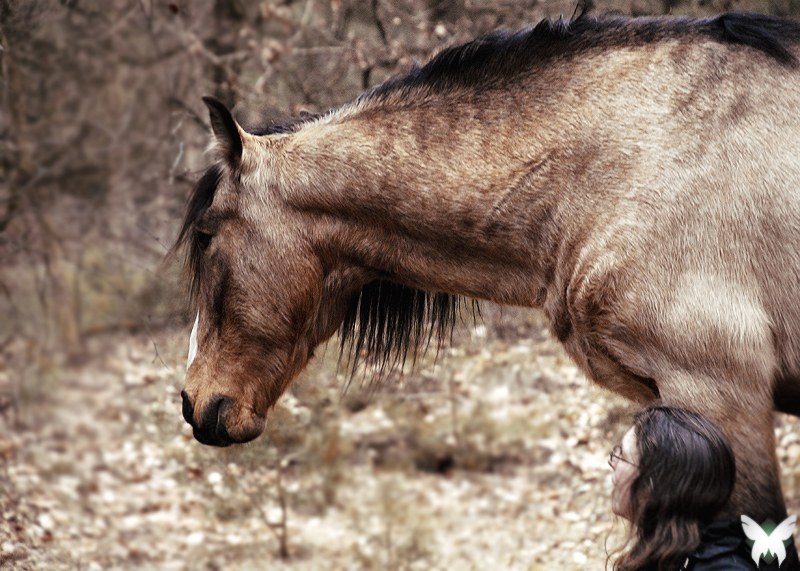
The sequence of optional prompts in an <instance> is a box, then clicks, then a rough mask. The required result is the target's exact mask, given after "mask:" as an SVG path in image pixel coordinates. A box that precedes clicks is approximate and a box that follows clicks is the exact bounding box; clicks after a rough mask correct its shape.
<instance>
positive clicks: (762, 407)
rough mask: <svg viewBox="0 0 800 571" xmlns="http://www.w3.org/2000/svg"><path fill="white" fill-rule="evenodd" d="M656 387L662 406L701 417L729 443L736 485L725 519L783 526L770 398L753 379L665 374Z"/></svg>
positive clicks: (782, 509)
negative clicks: (742, 518)
mask: <svg viewBox="0 0 800 571" xmlns="http://www.w3.org/2000/svg"><path fill="white" fill-rule="evenodd" d="M761 386H767V383H764V384H763V385H761ZM658 387H659V391H660V394H661V398H662V400H663V402H664V403H665V404H668V405H673V406H679V407H682V408H686V409H688V410H692V411H694V412H696V413H698V414H700V415H702V416H704V417H705V418H707V419H709V420H710V421H711V422H713V423H714V424H716V425H717V427H718V428H719V429H720V430H722V432H723V433H724V434H725V435H726V436H727V437H728V440H730V443H731V447H732V448H733V452H734V455H735V457H736V485H735V486H734V490H733V495H732V496H731V500H730V502H729V505H728V507H727V508H726V510H725V512H726V513H725V514H724V515H726V516H740V515H742V514H744V515H748V516H750V517H751V518H753V519H754V520H756V521H757V522H762V521H764V520H766V519H767V518H770V519H772V520H773V521H775V522H781V521H783V520H784V519H785V518H786V504H785V502H784V499H783V493H782V491H781V485H780V473H779V467H778V458H777V454H776V451H775V447H776V442H775V430H774V424H773V422H774V412H773V401H772V395H771V394H769V392H766V391H764V390H762V389H760V388H759V387H758V386H757V385H756V384H754V383H753V381H752V380H747V381H741V380H737V379H725V380H720V379H716V378H709V377H706V378H699V376H698V374H697V373H693V374H689V373H685V372H682V371H675V372H672V373H669V374H667V375H665V376H664V377H662V378H661V379H659V380H658Z"/></svg>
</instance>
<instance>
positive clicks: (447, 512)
mask: <svg viewBox="0 0 800 571" xmlns="http://www.w3.org/2000/svg"><path fill="white" fill-rule="evenodd" d="M526 320H527V321H526ZM523 322H524V323H523V326H520V327H519V328H518V329H519V331H512V332H511V334H508V332H506V333H503V334H501V335H499V336H498V334H497V333H498V332H497V330H495V329H491V331H488V332H487V328H486V326H484V325H478V326H477V327H474V330H473V331H472V335H471V336H460V337H458V338H457V339H456V343H455V345H454V346H453V347H452V348H450V349H445V350H443V351H442V352H441V353H440V354H439V356H438V358H437V359H436V362H435V363H434V360H433V358H432V357H430V356H428V357H426V358H424V359H422V360H421V361H420V362H418V363H417V366H416V368H415V370H414V371H412V372H406V373H405V374H404V375H395V376H394V378H391V379H388V380H387V381H385V382H384V383H382V384H381V385H379V386H370V385H368V384H367V385H364V386H360V384H359V383H358V382H355V383H353V384H352V386H350V387H349V388H348V389H347V390H346V391H345V390H344V389H345V387H346V386H347V385H348V383H347V378H346V375H345V374H344V373H343V372H342V371H341V370H338V368H337V351H336V349H335V348H334V347H333V345H332V344H331V347H330V348H328V349H327V351H326V353H327V354H326V355H324V356H322V357H321V358H318V359H317V360H316V361H315V362H313V363H312V364H311V365H310V366H309V368H308V370H307V371H306V372H305V373H304V374H303V376H302V377H301V379H299V380H298V381H297V383H296V384H295V385H294V386H293V388H292V390H291V392H290V393H289V394H287V395H286V396H285V397H284V398H283V399H282V400H281V402H280V403H279V405H278V406H277V407H276V409H275V411H274V412H273V414H272V415H271V417H270V421H269V425H268V429H267V433H266V434H265V435H264V436H262V437H261V438H259V439H257V440H256V441H254V442H253V443H250V444H247V445H241V446H233V447H230V448H226V449H214V448H209V447H205V446H203V445H201V444H199V443H197V442H196V441H194V440H193V438H192V437H191V430H190V428H189V427H188V426H187V425H186V424H185V423H184V421H183V419H182V417H181V403H180V394H179V393H180V390H181V388H182V384H183V376H184V374H185V365H184V363H185V357H186V342H187V340H188V331H180V332H171V333H169V332H159V333H158V334H156V335H154V336H153V337H150V336H148V335H142V336H119V337H117V338H115V337H113V336H111V337H106V338H105V339H102V340H100V339H96V340H94V341H92V343H91V346H90V347H89V349H88V351H89V356H90V357H91V359H90V361H89V363H88V364H86V365H84V366H82V367H80V368H71V369H57V370H55V371H50V372H49V373H48V374H46V375H44V374H42V373H37V374H36V375H30V378H27V379H23V380H24V381H25V382H26V383H28V385H27V386H21V384H20V383H21V381H20V378H19V377H15V376H14V375H16V374H17V373H16V372H15V371H16V369H14V368H12V367H10V366H8V362H7V363H6V366H5V368H3V367H4V365H3V364H2V363H0V409H1V410H2V412H0V569H3V570H6V569H9V570H11V569H13V570H33V569H38V570H42V571H45V570H46V571H51V570H52V571H60V570H70V571H72V570H76V569H79V570H88V571H100V570H107V569H120V570H127V569H137V570H142V569H144V570H147V569H154V570H155V569H158V570H201V571H213V570H226V571H227V570H249V569H287V570H305V569H308V570H312V569H313V570H317V569H333V570H337V569H448V570H459V569H525V570H539V569H542V570H544V569H548V570H550V569H603V568H604V566H605V564H606V558H607V552H608V551H610V550H612V549H613V547H614V546H616V545H618V544H619V542H620V538H621V537H622V535H623V534H624V531H625V527H624V525H623V523H622V522H621V521H618V520H616V518H615V517H614V516H613V515H612V514H611V510H610V494H611V488H612V486H611V470H610V468H609V466H608V464H607V459H608V452H609V450H610V449H611V448H612V447H613V446H614V445H615V444H617V443H618V441H619V439H620V437H621V436H622V434H624V432H625V431H626V430H627V428H628V427H629V426H630V423H631V419H632V416H633V413H634V412H635V407H634V406H633V405H631V404H630V403H628V402H626V401H624V400H623V399H621V398H618V397H616V396H614V395H612V394H610V393H608V392H606V391H604V390H601V389H599V388H598V387H596V386H593V385H591V384H590V383H589V382H587V380H586V379H585V377H584V376H583V375H582V374H581V373H580V372H579V371H578V369H577V368H576V367H575V366H574V365H573V364H572V363H571V362H570V361H569V359H568V358H567V357H566V356H565V354H564V353H563V350H562V349H561V348H560V346H559V345H558V344H557V343H556V342H555V341H554V340H552V339H551V338H550V336H549V335H548V334H547V333H546V331H545V330H544V327H543V325H542V324H541V322H540V319H539V318H538V317H536V316H534V317H525V318H524V319H523ZM501 333H502V332H501ZM321 352H322V351H320V353H321ZM31 383H36V390H34V391H32V389H30V384H31ZM3 395H5V396H3ZM32 395H33V396H32ZM26 401H28V402H26ZM4 403H5V404H4ZM776 434H777V436H778V442H779V443H780V447H779V451H778V452H779V457H780V460H781V465H782V470H783V472H782V477H783V483H784V491H785V493H786V496H787V501H788V503H789V506H790V507H789V511H790V513H794V514H800V421H798V420H797V419H795V418H793V417H787V416H782V415H779V416H778V418H777V419H776Z"/></svg>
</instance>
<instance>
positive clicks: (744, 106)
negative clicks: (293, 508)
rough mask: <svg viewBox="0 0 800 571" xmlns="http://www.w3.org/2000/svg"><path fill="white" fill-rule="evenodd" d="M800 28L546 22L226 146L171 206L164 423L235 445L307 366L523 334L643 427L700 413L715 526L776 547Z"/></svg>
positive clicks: (799, 375)
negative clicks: (729, 517)
mask: <svg viewBox="0 0 800 571" xmlns="http://www.w3.org/2000/svg"><path fill="white" fill-rule="evenodd" d="M798 41H800V27H798V25H796V24H794V23H791V22H787V21H784V20H780V19H776V18H772V17H767V16H755V15H746V14H726V15H722V16H718V17H715V18H712V19H704V20H695V19H686V18H645V19H623V18H606V17H602V18H590V17H579V18H577V19H575V20H572V21H570V22H565V21H561V20H558V21H552V20H546V21H543V22H541V23H540V24H538V25H537V26H535V27H533V28H529V29H524V30H522V31H519V32H517V33H514V34H508V33H501V32H498V33H493V34H490V35H488V36H485V37H482V38H480V39H478V40H475V41H473V42H471V43H468V44H466V45H463V46H460V47H454V48H450V49H447V50H445V51H443V52H442V53H440V54H439V55H438V56H436V57H435V58H434V59H433V60H432V61H431V62H430V63H428V64H427V65H425V66H424V67H420V68H415V69H414V70H412V71H411V72H410V73H408V74H407V75H404V76H401V77H396V78H393V79H391V80H389V81H388V82H386V83H384V84H382V85H379V86H378V87H375V88H374V89H372V90H370V91H368V92H366V93H365V94H363V95H362V96H361V97H359V98H358V99H357V100H356V101H354V102H352V103H350V104H348V105H345V106H344V107H342V108H341V109H339V110H337V111H334V112H331V113H329V114H327V115H324V116H319V117H307V118H304V119H301V120H298V121H295V122H293V123H292V122H290V123H288V124H286V125H283V126H281V127H280V128H272V129H270V128H265V129H261V130H259V131H254V132H247V131H245V130H243V129H242V128H241V127H240V126H239V125H238V124H237V123H236V122H235V121H234V119H233V118H232V117H231V114H230V113H229V112H228V110H227V109H226V108H225V107H224V106H223V105H222V104H221V103H219V102H218V101H216V100H213V99H206V100H205V101H206V104H207V106H208V109H209V112H210V117H211V124H212V127H213V130H214V133H215V136H216V143H217V152H218V155H219V162H218V163H217V164H215V165H214V166H212V167H211V168H210V169H209V170H208V171H207V172H206V174H205V175H204V176H203V177H202V179H201V180H200V181H199V183H198V185H197V187H196V188H195V189H194V191H193V193H192V195H191V197H190V199H189V203H188V207H187V212H186V217H185V221H184V224H183V229H182V231H181V234H180V237H179V239H178V244H179V245H180V244H185V245H186V246H187V248H188V268H189V273H190V276H191V293H192V299H193V302H194V305H195V308H196V311H197V320H196V323H195V327H194V329H193V331H192V339H193V350H192V359H191V360H190V363H189V367H188V371H187V376H186V389H185V392H184V393H183V398H184V401H183V414H184V416H185V418H186V420H187V421H188V422H189V423H191V424H192V426H193V427H194V434H195V437H196V438H197V439H198V440H199V441H200V442H203V443H206V444H213V445H218V446H224V445H228V444H231V443H237V442H245V441H248V440H250V439H252V438H255V437H256V436H258V435H259V434H260V433H261V432H262V431H263V429H264V426H265V418H266V415H267V413H268V411H269V409H270V408H271V407H272V406H273V405H274V404H275V403H276V401H277V399H278V398H279V397H280V396H281V394H282V393H283V392H284V391H285V390H286V388H287V386H288V385H289V384H290V383H291V382H292V380H293V379H294V378H295V377H296V376H297V374H298V373H299V372H300V371H301V369H302V368H303V367H304V366H305V365H306V363H307V362H308V360H309V358H310V357H311V355H312V352H313V350H314V348H315V347H316V346H318V345H319V344H321V343H323V342H325V341H326V340H327V339H329V338H330V337H331V336H332V335H333V334H334V333H335V332H336V331H337V330H341V332H342V335H343V338H344V340H345V347H349V348H350V349H352V351H353V352H354V353H355V354H356V355H358V354H361V353H362V352H369V353H371V354H372V355H373V358H374V359H376V360H377V361H378V362H380V363H383V364H386V363H389V365H391V363H393V362H396V361H398V360H401V359H402V358H403V357H404V355H405V353H406V352H408V351H411V350H413V349H414V347H415V346H417V345H419V344H420V343H424V342H425V339H426V338H427V337H426V335H427V333H426V332H427V331H428V330H429V329H430V328H434V329H437V328H438V329H446V328H447V327H449V326H450V325H451V324H452V321H453V319H454V315H455V313H456V311H457V307H458V300H460V299H463V298H472V299H478V300H480V299H483V300H491V301H494V302H497V303H500V304H510V305H519V306H528V307H538V308H541V309H542V310H543V311H544V312H545V313H546V315H547V316H548V317H549V320H550V323H551V324H552V330H553V333H554V335H555V336H556V337H557V338H558V339H559V340H560V341H561V342H562V343H563V344H564V346H565V348H566V350H567V352H568V353H569V355H570V356H571V357H572V358H573V359H574V360H575V362H576V363H577V364H578V365H579V366H580V367H581V368H582V369H583V371H585V372H586V374H587V376H588V377H589V378H590V379H593V380H594V381H595V382H597V383H599V384H600V385H602V386H604V387H606V388H608V389H610V390H612V391H614V392H617V393H619V394H621V395H624V396H626V397H628V398H629V399H632V400H634V401H636V402H639V403H647V402H650V401H652V400H654V399H656V398H660V399H662V400H663V401H664V402H665V403H667V404H671V405H676V406H682V407H685V408H688V409H690V410H693V411H696V412H698V413H700V414H702V415H704V416H706V417H708V418H709V419H711V420H712V421H713V422H715V423H716V424H717V425H718V426H719V427H720V428H721V429H722V430H723V431H724V432H725V434H726V435H727V436H728V437H729V439H730V441H731V443H732V445H733V448H734V450H735V453H736V458H737V463H738V475H737V484H736V488H735V491H734V495H733V497H732V500H731V505H730V509H729V513H730V514H737V515H738V514H741V513H744V514H747V515H748V516H750V517H751V518H753V519H755V520H756V521H763V520H765V519H766V518H772V519H773V520H774V521H781V520H782V519H783V518H784V517H785V516H786V509H785V505H784V501H783V496H782V493H781V488H780V482H779V468H778V463H777V459H776V454H775V436H774V431H773V415H774V410H776V409H777V410H781V411H784V412H788V413H791V414H794V415H800V303H798V301H800V300H799V299H798V297H799V296H800V105H798V102H800V66H799V65H798V55H800V53H799V52H800V46H799V45H798Z"/></svg>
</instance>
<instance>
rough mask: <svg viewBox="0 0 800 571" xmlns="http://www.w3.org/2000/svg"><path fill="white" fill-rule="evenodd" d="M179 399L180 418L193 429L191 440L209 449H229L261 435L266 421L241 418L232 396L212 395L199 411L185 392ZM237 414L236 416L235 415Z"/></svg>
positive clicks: (252, 417) (253, 417)
mask: <svg viewBox="0 0 800 571" xmlns="http://www.w3.org/2000/svg"><path fill="white" fill-rule="evenodd" d="M181 397H182V398H183V418H184V419H185V420H186V422H188V423H189V424H190V425H191V426H192V429H193V433H194V437H195V439H196V440H197V441H198V442H200V443H201V444H207V445H210V446H230V445H231V444H242V443H244V442H249V441H250V440H253V439H254V438H256V437H257V436H259V435H260V434H261V433H262V432H264V428H265V426H266V419H265V418H263V417H258V416H256V415H252V414H249V415H247V418H245V419H242V418H241V417H242V415H241V411H240V410H239V409H240V407H237V404H236V402H235V400H234V399H233V398H232V397H229V396H225V395H220V394H214V395H212V397H211V398H210V399H209V401H208V402H207V403H206V404H205V406H204V407H202V409H201V410H200V411H199V414H197V413H198V410H197V408H196V407H195V404H194V403H192V399H191V398H190V397H189V395H188V394H187V393H186V391H185V390H183V391H181ZM237 412H239V414H237Z"/></svg>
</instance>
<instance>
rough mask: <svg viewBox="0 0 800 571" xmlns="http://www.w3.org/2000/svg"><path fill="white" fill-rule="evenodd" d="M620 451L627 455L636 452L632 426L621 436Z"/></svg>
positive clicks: (634, 434)
mask: <svg viewBox="0 0 800 571" xmlns="http://www.w3.org/2000/svg"><path fill="white" fill-rule="evenodd" d="M622 451H623V452H625V453H626V454H627V455H630V454H636V431H635V430H634V429H633V427H631V428H630V429H629V430H628V432H626V433H625V436H623V437H622ZM629 457H630V456H629Z"/></svg>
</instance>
